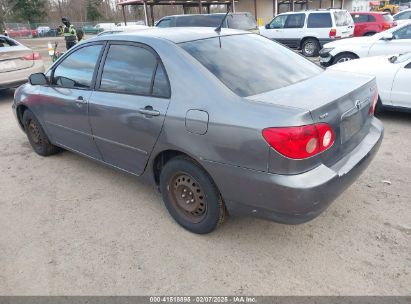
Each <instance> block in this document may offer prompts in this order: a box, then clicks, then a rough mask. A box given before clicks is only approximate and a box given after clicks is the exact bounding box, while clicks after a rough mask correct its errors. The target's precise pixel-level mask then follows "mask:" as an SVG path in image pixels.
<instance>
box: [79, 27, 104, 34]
mask: <svg viewBox="0 0 411 304" xmlns="http://www.w3.org/2000/svg"><path fill="white" fill-rule="evenodd" d="M81 29H82V30H83V33H84V34H98V33H101V32H103V31H104V29H103V28H102V27H96V26H92V25H85V26H83V27H82V28H81Z"/></svg>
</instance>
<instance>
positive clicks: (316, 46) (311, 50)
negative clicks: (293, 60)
mask: <svg viewBox="0 0 411 304" xmlns="http://www.w3.org/2000/svg"><path fill="white" fill-rule="evenodd" d="M319 51H320V43H319V42H318V40H317V39H314V38H308V39H305V40H304V42H303V43H302V45H301V52H302V53H303V55H304V56H306V57H315V56H318V52H319Z"/></svg>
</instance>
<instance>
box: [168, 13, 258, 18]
mask: <svg viewBox="0 0 411 304" xmlns="http://www.w3.org/2000/svg"><path fill="white" fill-rule="evenodd" d="M225 14H226V13H211V14H184V15H169V16H164V17H163V18H161V19H164V18H170V17H173V18H175V17H178V18H185V17H191V16H219V15H222V16H224V15H225ZM228 15H251V13H249V12H235V13H231V12H230V13H228ZM161 19H160V20H161Z"/></svg>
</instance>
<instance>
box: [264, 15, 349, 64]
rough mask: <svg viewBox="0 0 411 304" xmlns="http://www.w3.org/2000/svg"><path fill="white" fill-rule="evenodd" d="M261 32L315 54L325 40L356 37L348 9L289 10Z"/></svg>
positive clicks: (307, 53)
mask: <svg viewBox="0 0 411 304" xmlns="http://www.w3.org/2000/svg"><path fill="white" fill-rule="evenodd" d="M260 34H261V35H263V36H265V37H267V38H270V39H273V40H276V41H278V42H280V43H282V44H284V45H286V46H288V47H290V48H296V49H301V51H302V53H303V55H305V56H307V57H314V56H318V52H319V51H320V49H321V47H322V46H323V45H324V44H325V43H327V42H329V41H333V40H335V39H340V38H347V37H352V36H353V34H354V21H353V20H352V18H351V15H350V14H349V13H348V12H347V11H346V10H338V9H330V10H311V11H302V12H287V13H283V14H279V15H278V16H276V17H275V18H274V19H273V20H272V21H271V22H270V23H268V24H267V25H266V26H265V27H260Z"/></svg>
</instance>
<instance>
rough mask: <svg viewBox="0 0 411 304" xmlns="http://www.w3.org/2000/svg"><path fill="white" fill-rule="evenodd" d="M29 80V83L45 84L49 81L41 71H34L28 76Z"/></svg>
mask: <svg viewBox="0 0 411 304" xmlns="http://www.w3.org/2000/svg"><path fill="white" fill-rule="evenodd" d="M29 82H30V84H31V85H47V84H49V81H48V79H47V77H46V75H44V74H43V73H34V74H31V75H30V76H29Z"/></svg>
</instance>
